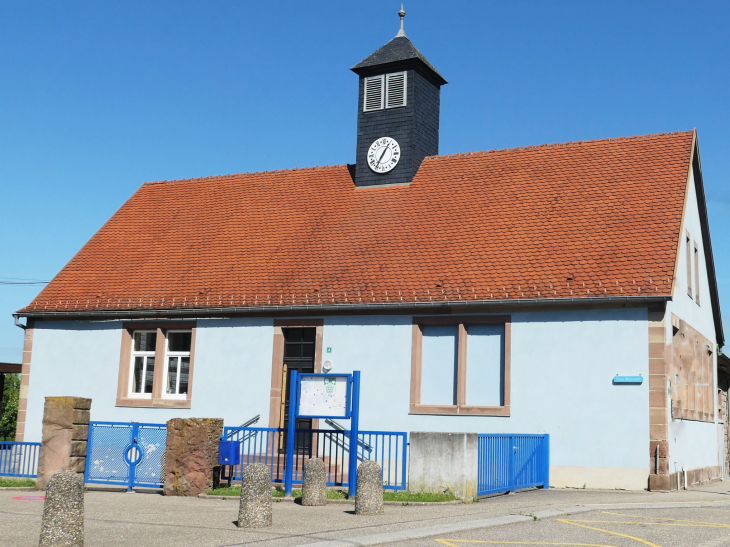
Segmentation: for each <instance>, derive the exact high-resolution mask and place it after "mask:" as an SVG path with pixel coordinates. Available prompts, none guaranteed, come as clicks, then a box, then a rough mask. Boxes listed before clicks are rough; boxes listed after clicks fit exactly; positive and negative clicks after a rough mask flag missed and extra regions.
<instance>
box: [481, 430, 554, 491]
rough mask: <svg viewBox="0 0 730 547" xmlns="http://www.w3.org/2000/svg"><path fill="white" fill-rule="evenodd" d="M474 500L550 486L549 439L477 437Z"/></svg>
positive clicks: (534, 436)
mask: <svg viewBox="0 0 730 547" xmlns="http://www.w3.org/2000/svg"><path fill="white" fill-rule="evenodd" d="M478 458H479V464H478V478H477V496H487V495H489V494H497V493H499V492H510V491H514V490H520V489H523V488H534V487H541V488H548V487H549V484H550V436H549V435H498V434H495V435H479V447H478Z"/></svg>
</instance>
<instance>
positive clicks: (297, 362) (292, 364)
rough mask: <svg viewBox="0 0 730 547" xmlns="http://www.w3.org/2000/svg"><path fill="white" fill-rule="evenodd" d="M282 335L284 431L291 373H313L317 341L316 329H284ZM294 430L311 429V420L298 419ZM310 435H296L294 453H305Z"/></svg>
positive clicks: (287, 418)
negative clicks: (294, 371) (293, 371)
mask: <svg viewBox="0 0 730 547" xmlns="http://www.w3.org/2000/svg"><path fill="white" fill-rule="evenodd" d="M282 330H283V333H284V370H285V373H286V378H285V384H284V385H285V391H284V397H283V401H284V409H283V415H284V416H283V418H284V419H283V420H282V426H281V427H283V428H284V429H286V428H287V427H288V425H289V394H290V390H291V371H292V370H296V371H297V372H298V373H300V374H304V373H312V372H314V346H315V341H316V339H317V329H316V328H285V329H282ZM295 428H296V429H312V420H311V418H299V419H297V423H296V424H295ZM309 437H310V435H303V434H297V437H296V438H297V442H296V451H297V452H298V453H303V452H307V451H308V450H309V447H310V444H311V443H310V439H309Z"/></svg>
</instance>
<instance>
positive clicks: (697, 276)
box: [694, 241, 700, 306]
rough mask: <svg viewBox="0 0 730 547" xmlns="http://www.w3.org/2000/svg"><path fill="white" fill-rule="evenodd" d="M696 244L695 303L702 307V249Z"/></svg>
mask: <svg viewBox="0 0 730 547" xmlns="http://www.w3.org/2000/svg"><path fill="white" fill-rule="evenodd" d="M694 244H695V302H697V305H698V306H699V305H700V248H699V247H698V246H697V242H696V241H695V242H694Z"/></svg>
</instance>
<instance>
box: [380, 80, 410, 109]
mask: <svg viewBox="0 0 730 547" xmlns="http://www.w3.org/2000/svg"><path fill="white" fill-rule="evenodd" d="M385 78H386V80H387V81H386V90H387V98H386V108H396V107H399V106H405V105H406V73H405V72H394V73H393V74H388V75H387V76H386V77H385Z"/></svg>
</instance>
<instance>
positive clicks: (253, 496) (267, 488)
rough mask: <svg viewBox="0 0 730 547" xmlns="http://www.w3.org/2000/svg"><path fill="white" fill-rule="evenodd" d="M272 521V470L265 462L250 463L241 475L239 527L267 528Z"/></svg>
mask: <svg viewBox="0 0 730 547" xmlns="http://www.w3.org/2000/svg"><path fill="white" fill-rule="evenodd" d="M272 522H273V512H272V507H271V470H270V469H269V467H268V466H267V465H264V464H263V463H254V464H251V465H248V466H246V467H245V468H244V469H243V475H242V477H241V501H240V505H239V507H238V527H239V528H265V527H267V526H271V524H272Z"/></svg>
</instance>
